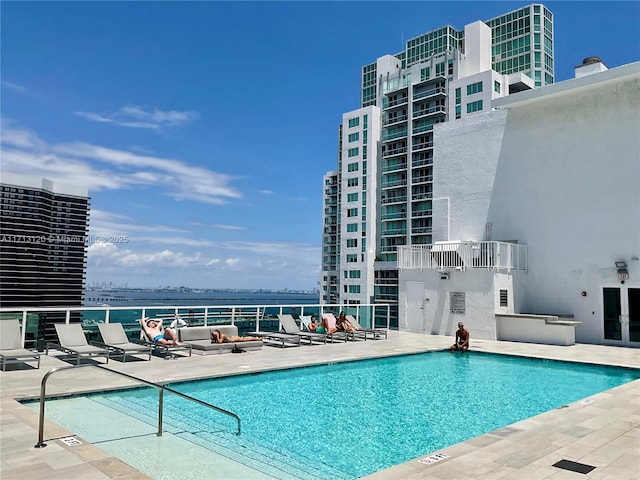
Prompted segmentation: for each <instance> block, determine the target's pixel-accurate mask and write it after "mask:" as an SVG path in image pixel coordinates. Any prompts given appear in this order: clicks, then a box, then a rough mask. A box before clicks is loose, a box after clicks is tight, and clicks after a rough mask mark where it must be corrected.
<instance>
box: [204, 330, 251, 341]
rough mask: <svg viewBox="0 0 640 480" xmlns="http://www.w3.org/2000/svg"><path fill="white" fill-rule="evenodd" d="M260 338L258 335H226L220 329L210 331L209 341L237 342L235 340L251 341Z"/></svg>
mask: <svg viewBox="0 0 640 480" xmlns="http://www.w3.org/2000/svg"><path fill="white" fill-rule="evenodd" d="M260 340H262V339H261V338H260V337H237V336H235V335H233V336H231V337H227V336H226V335H225V334H224V333H222V332H221V331H220V330H214V331H213V332H211V343H237V342H253V341H260Z"/></svg>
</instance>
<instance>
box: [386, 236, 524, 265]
mask: <svg viewBox="0 0 640 480" xmlns="http://www.w3.org/2000/svg"><path fill="white" fill-rule="evenodd" d="M397 253H398V260H397V262H398V268H399V269H401V270H411V269H437V270H442V269H455V270H457V271H465V270H467V269H486V270H491V271H499V272H512V271H527V268H528V257H527V246H526V245H523V244H519V243H513V242H498V241H484V242H471V241H469V242H466V241H465V242H463V241H454V242H435V243H433V244H429V245H411V246H402V247H400V246H399V247H398V249H397Z"/></svg>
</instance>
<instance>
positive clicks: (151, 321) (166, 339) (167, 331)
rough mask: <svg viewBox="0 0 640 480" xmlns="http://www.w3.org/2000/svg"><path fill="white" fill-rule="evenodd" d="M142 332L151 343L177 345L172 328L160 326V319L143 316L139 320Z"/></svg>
mask: <svg viewBox="0 0 640 480" xmlns="http://www.w3.org/2000/svg"><path fill="white" fill-rule="evenodd" d="M140 325H141V326H142V329H143V330H144V333H145V334H146V335H147V337H149V338H150V339H151V340H152V341H153V343H158V344H160V345H178V337H177V336H176V332H175V331H174V330H173V329H172V328H162V320H159V319H157V318H143V319H142V321H141V322H140Z"/></svg>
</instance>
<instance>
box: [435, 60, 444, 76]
mask: <svg viewBox="0 0 640 480" xmlns="http://www.w3.org/2000/svg"><path fill="white" fill-rule="evenodd" d="M438 75H443V76H444V62H442V63H436V76H438Z"/></svg>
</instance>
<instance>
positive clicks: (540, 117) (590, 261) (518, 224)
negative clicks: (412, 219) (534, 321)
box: [433, 63, 640, 343]
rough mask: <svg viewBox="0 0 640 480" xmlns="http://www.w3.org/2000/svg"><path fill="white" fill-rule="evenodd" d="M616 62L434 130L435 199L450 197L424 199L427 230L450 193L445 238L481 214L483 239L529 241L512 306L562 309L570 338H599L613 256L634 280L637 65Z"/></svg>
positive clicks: (639, 244)
mask: <svg viewBox="0 0 640 480" xmlns="http://www.w3.org/2000/svg"><path fill="white" fill-rule="evenodd" d="M614 70H616V69H611V70H608V71H605V72H603V73H599V74H595V75H591V76H589V77H582V78H580V79H576V80H571V81H568V82H563V84H556V85H551V86H548V87H543V88H541V89H537V90H535V91H529V92H523V93H520V94H516V95H512V96H510V97H508V98H507V99H502V100H500V101H498V102H496V103H497V104H498V105H500V106H501V107H503V108H504V109H505V110H503V111H495V112H492V113H488V114H481V115H473V116H470V117H468V118H465V119H461V120H458V121H454V122H449V123H448V124H443V125H438V126H437V128H436V129H435V132H436V136H435V145H436V147H435V152H434V158H435V159H436V160H435V161H434V198H448V199H449V201H448V202H447V201H434V220H433V225H434V236H433V240H434V241H437V240H444V239H446V235H445V233H446V229H447V212H446V207H447V203H449V202H450V204H449V208H450V219H449V224H450V230H451V234H450V239H452V240H482V239H483V235H484V232H485V225H486V224H487V223H490V224H491V225H492V230H491V232H492V235H491V237H492V238H491V239H492V240H517V241H518V242H520V243H524V244H526V245H528V252H529V271H528V273H527V274H526V275H522V276H520V277H518V279H517V284H518V285H519V286H520V288H516V291H515V295H516V298H515V299H514V302H515V304H516V308H518V310H519V311H516V313H544V314H572V315H574V318H575V320H578V321H581V322H582V323H581V325H579V326H578V327H577V328H576V341H578V342H588V343H601V342H602V341H603V326H602V325H603V313H602V288H603V287H605V286H616V285H618V286H620V282H619V281H618V278H617V272H616V269H615V267H614V262H615V261H616V260H623V261H625V262H626V263H627V265H628V270H629V275H630V278H629V280H628V281H627V282H626V283H625V286H626V287H628V286H635V287H640V260H638V258H640V187H639V185H640V63H636V64H632V65H630V66H625V67H621V68H620V69H619V70H618V71H617V72H614ZM469 273H470V272H464V275H468V274H469ZM487 288H488V287H487ZM583 291H584V292H586V296H583V295H582V293H581V292H583Z"/></svg>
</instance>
